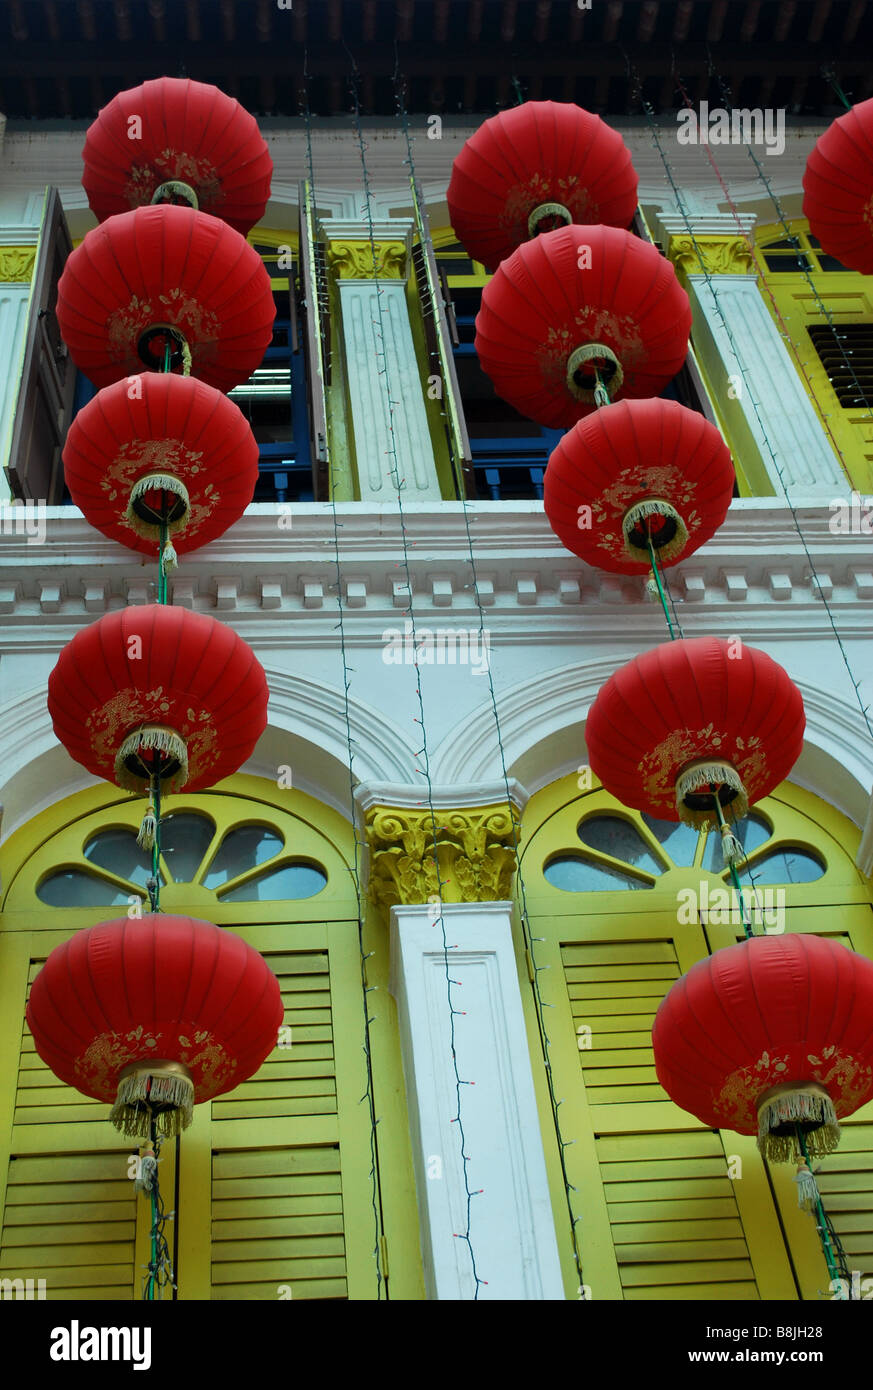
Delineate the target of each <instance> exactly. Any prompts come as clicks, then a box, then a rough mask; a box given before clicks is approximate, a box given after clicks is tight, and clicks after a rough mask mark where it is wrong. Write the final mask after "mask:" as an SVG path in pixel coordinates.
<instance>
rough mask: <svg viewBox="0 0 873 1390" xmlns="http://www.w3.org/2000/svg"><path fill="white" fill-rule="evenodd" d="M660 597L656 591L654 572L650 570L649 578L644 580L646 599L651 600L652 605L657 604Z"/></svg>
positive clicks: (656, 584) (656, 582)
mask: <svg viewBox="0 0 873 1390" xmlns="http://www.w3.org/2000/svg"><path fill="white" fill-rule="evenodd" d="M660 597H661V595H660V593H659V591H658V581H657V579H656V578H655V571H654V570H653V569H650V570H649V576H648V578H647V580H646V598H648V599H651V600H652V602H653V603H657V602H658V600H659V598H660Z"/></svg>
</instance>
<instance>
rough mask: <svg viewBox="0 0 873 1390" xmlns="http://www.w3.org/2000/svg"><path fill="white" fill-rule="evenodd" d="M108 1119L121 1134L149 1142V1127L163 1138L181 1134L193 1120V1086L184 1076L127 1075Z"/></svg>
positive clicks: (147, 1073)
mask: <svg viewBox="0 0 873 1390" xmlns="http://www.w3.org/2000/svg"><path fill="white" fill-rule="evenodd" d="M158 1106H160V1107H162V1108H161V1109H160V1110H158V1111H157V1113H155V1110H156V1108H157V1107H158ZM109 1118H110V1120H111V1121H112V1123H113V1124H114V1126H115V1128H116V1129H117V1130H119V1131H120V1132H121V1133H122V1134H126V1135H129V1136H138V1137H140V1138H142V1139H148V1138H149V1135H150V1127H151V1125H152V1123H154V1126H155V1129H156V1131H157V1133H158V1134H161V1135H163V1136H164V1137H165V1138H169V1137H170V1136H171V1135H176V1134H181V1133H182V1130H183V1129H187V1128H188V1126H189V1125H190V1123H191V1121H192V1119H193V1118H194V1083H193V1081H191V1080H190V1079H189V1078H188V1077H187V1076H177V1075H174V1074H171V1075H165V1076H161V1075H157V1076H156V1075H154V1074H153V1073H151V1072H149V1071H134V1072H130V1073H128V1075H127V1076H123V1077H122V1078H121V1080H120V1081H119V1083H118V1094H117V1096H116V1098H115V1104H114V1105H113V1107H112V1109H111V1111H110V1112H109Z"/></svg>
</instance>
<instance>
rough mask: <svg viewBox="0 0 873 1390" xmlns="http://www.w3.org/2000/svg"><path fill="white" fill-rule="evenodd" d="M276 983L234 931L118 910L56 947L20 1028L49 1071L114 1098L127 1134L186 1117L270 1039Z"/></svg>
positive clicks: (250, 1063) (175, 1126) (247, 1070)
mask: <svg viewBox="0 0 873 1390" xmlns="http://www.w3.org/2000/svg"><path fill="white" fill-rule="evenodd" d="M282 1017H283V1008H282V997H281V994H280V992H279V982H278V980H277V979H276V977H275V975H274V974H273V972H272V971H271V970H270V969H269V967H268V965H267V963H266V961H265V960H264V958H263V957H262V956H261V955H259V954H258V952H257V951H256V950H254V948H253V947H251V946H249V945H247V944H246V942H245V941H243V940H242V938H241V937H239V936H236V935H234V933H233V932H230V931H221V930H220V929H219V928H218V927H216V926H213V924H212V923H211V922H201V921H198V920H197V919H196V918H192V917H175V916H169V915H168V916H163V915H161V914H157V915H151V914H150V915H147V916H143V917H141V918H138V919H136V918H134V919H131V918H127V917H122V918H119V919H117V920H115V921H112V922H101V923H100V925H99V926H96V927H89V928H88V929H87V930H85V931H79V932H76V934H75V935H74V936H72V937H71V938H70V940H69V941H65V942H64V943H63V944H62V945H60V946H57V947H55V949H54V950H53V951H52V953H51V955H50V956H49V957H48V960H47V961H46V963H45V965H44V966H43V968H42V970H41V971H40V972H39V974H38V975H37V977H36V979H35V980H34V982H33V986H32V988H31V991H30V999H29V1001H28V1005H27V1024H28V1027H29V1028H30V1031H31V1033H32V1034H33V1041H34V1044H35V1046H36V1050H37V1052H38V1053H39V1055H40V1057H41V1058H42V1060H43V1061H44V1062H45V1063H46V1064H47V1065H48V1066H49V1067H50V1068H51V1070H52V1071H53V1072H54V1074H55V1076H57V1077H58V1078H59V1079H60V1080H61V1081H64V1082H66V1084H67V1085H68V1086H74V1087H75V1088H76V1090H77V1091H81V1092H82V1094H83V1095H86V1096H92V1097H93V1098H94V1099H95V1100H103V1101H107V1102H114V1104H113V1108H112V1113H111V1116H110V1118H111V1120H112V1123H113V1124H114V1125H115V1127H116V1128H117V1129H120V1130H121V1131H122V1133H124V1134H139V1135H142V1136H144V1137H146V1138H147V1137H148V1135H149V1129H150V1121H151V1119H152V1118H154V1120H155V1123H156V1126H157V1129H158V1131H159V1132H160V1133H163V1134H178V1133H179V1131H180V1130H181V1129H184V1128H186V1127H187V1125H189V1124H190V1122H191V1117H192V1108H193V1106H194V1105H195V1104H202V1102H203V1101H206V1100H212V1099H213V1097H214V1096H220V1095H223V1094H224V1093H225V1092H226V1091H232V1090H233V1089H234V1087H235V1086H238V1085H239V1084H240V1083H241V1082H243V1081H245V1080H246V1079H247V1077H250V1076H252V1075H253V1074H254V1073H255V1072H256V1071H257V1070H258V1068H259V1067H260V1065H261V1063H262V1062H263V1061H264V1059H265V1058H266V1057H267V1056H269V1054H270V1052H271V1051H272V1049H273V1048H274V1047H275V1046H276V1042H277V1036H278V1029H279V1026H280V1024H281V1022H282Z"/></svg>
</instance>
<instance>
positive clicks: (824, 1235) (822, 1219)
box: [794, 1124, 852, 1299]
mask: <svg viewBox="0 0 873 1390" xmlns="http://www.w3.org/2000/svg"><path fill="white" fill-rule="evenodd" d="M794 1133H795V1137H796V1139H797V1147H798V1149H799V1150H800V1153H801V1155H802V1158H803V1163H804V1165H805V1168H806V1171H807V1172H808V1173H809V1175H810V1178H811V1180H812V1182H811V1185H812V1187H813V1188H814V1189H815V1196H814V1198H813V1199H812V1200H813V1206H812V1216H813V1218H814V1219H815V1228H816V1230H817V1231H818V1238H819V1241H820V1242H821V1248H822V1254H823V1255H824V1258H825V1264H826V1265H827V1268H828V1274H829V1275H830V1279H831V1288H832V1289H833V1287H834V1285H835V1284H836V1283H838V1282H839V1283H841V1284H842V1285H843V1287H844V1288H847V1289H848V1290H849V1293H848V1297H849V1299H851V1297H852V1293H851V1288H852V1280H851V1276H850V1272H849V1264H848V1260H847V1259H846V1252H845V1250H844V1249H843V1245H842V1241H841V1240H840V1237H839V1236H838V1235H837V1232H836V1231H835V1230H834V1225H833V1222H832V1221H831V1219H830V1217H829V1216H828V1215H827V1213H826V1212H825V1209H824V1206H823V1205H822V1200H821V1193H820V1192H819V1190H818V1183H817V1182H816V1181H815V1174H814V1172H813V1167H812V1163H811V1162H810V1158H809V1153H808V1152H807V1148H806V1136H805V1134H804V1132H803V1127H802V1125H799V1124H796V1125H795V1126H794Z"/></svg>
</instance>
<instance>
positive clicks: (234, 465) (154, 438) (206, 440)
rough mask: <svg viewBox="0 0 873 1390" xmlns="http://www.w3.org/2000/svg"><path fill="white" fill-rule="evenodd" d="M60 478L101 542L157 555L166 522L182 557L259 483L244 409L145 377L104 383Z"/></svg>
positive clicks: (69, 446)
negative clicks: (108, 539) (106, 540)
mask: <svg viewBox="0 0 873 1390" xmlns="http://www.w3.org/2000/svg"><path fill="white" fill-rule="evenodd" d="M64 478H65V481H66V484H67V487H68V488H69V489H70V495H71V497H72V499H73V501H74V502H75V504H76V506H77V507H79V508H81V510H82V512H83V513H84V514H85V517H86V518H87V520H88V521H90V523H91V525H92V526H96V527H97V528H98V530H100V531H102V532H103V534H104V535H105V536H110V537H112V538H113V539H114V540H117V541H121V543H122V545H127V546H130V548H131V549H132V550H141V551H145V552H146V553H147V554H154V552H155V547H156V546H157V545H158V544H159V542H160V538H161V518H162V516H163V517H165V518H166V525H167V529H168V532H169V534H170V535H171V536H172V537H173V544H174V546H175V549H176V550H178V551H179V552H182V551H186V550H194V549H195V548H196V547H197V546H201V545H206V543H207V542H208V541H211V540H214V539H215V537H216V536H220V535H222V533H223V532H224V531H226V530H227V528H228V527H229V526H232V525H233V523H234V522H235V521H236V520H237V519H238V518H239V517H241V516H242V514H243V512H244V511H245V509H246V507H247V506H248V504H249V502H251V500H252V496H253V494H254V490H255V484H256V482H257V480H258V446H257V442H256V440H255V438H254V436H253V434H252V431H251V428H250V426H249V424H248V421H247V420H246V419H245V416H244V415H243V414H242V411H241V410H240V409H239V408H238V407H237V406H236V405H234V403H233V401H231V400H228V398H227V396H224V395H222V393H221V392H220V391H216V389H215V387H214V386H207V385H206V383H205V382H202V381H196V380H195V379H194V377H185V376H174V375H173V374H172V373H171V372H168V373H166V374H161V373H157V372H143V374H142V375H141V376H136V377H132V378H129V379H128V380H125V381H119V382H116V383H115V385H114V386H105V387H104V388H103V390H102V391H99V392H98V393H97V395H96V396H95V397H94V399H93V400H91V401H89V402H88V404H87V405H86V406H83V408H82V409H81V410H80V411H79V413H78V415H77V416H76V418H75V419H74V420H73V423H72V424H71V426H70V429H69V433H68V434H67V442H66V444H65V445H64Z"/></svg>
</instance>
